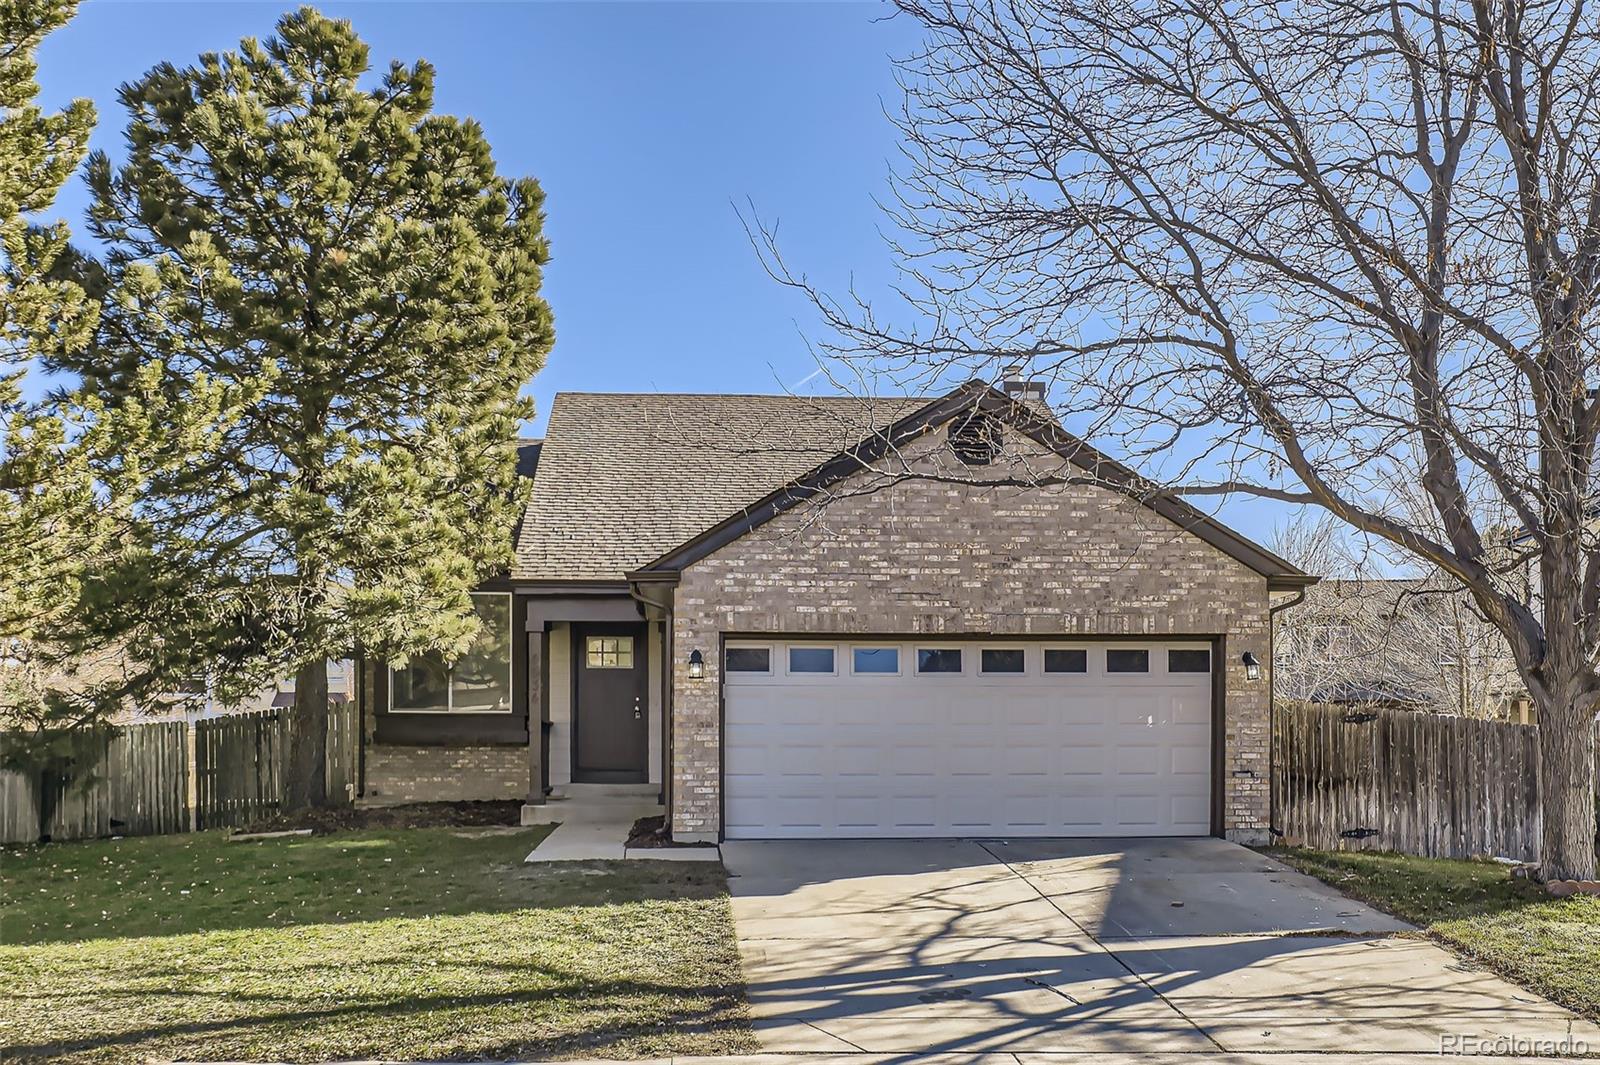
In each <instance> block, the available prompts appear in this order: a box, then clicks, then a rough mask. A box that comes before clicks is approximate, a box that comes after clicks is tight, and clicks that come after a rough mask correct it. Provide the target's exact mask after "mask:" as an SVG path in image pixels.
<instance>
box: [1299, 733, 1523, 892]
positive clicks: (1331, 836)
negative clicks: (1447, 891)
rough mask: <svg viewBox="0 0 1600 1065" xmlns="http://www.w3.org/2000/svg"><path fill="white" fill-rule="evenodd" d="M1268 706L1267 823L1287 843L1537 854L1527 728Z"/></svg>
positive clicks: (1442, 854)
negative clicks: (1270, 798)
mask: <svg viewBox="0 0 1600 1065" xmlns="http://www.w3.org/2000/svg"><path fill="white" fill-rule="evenodd" d="M1277 713H1278V721H1277V733H1276V738H1275V741H1274V743H1275V750H1274V752H1273V755H1274V766H1275V770H1276V774H1277V779H1276V781H1275V782H1274V791H1275V795H1276V797H1277V817H1278V824H1277V826H1276V827H1277V828H1278V829H1279V830H1281V831H1282V832H1283V834H1284V836H1285V838H1286V839H1288V840H1290V841H1291V842H1296V843H1303V844H1306V845H1308V846H1312V847H1320V848H1324V849H1360V850H1389V851H1400V852H1402V853H1405V854H1418V855H1423V856H1426V857H1435V858H1469V857H1475V856H1480V855H1492V856H1495V857H1504V858H1514V859H1517V860H1519V861H1528V862H1532V861H1537V860H1538V858H1539V837H1540V833H1541V831H1542V825H1541V822H1540V817H1539V775H1538V764H1539V750H1538V743H1539V740H1538V736H1539V733H1538V728H1537V726H1533V725H1516V724H1509V723H1505V722H1499V721H1479V720H1475V719H1471V718H1461V717H1446V716H1442V715H1437V714H1419V713H1413V712H1410V711H1405V710H1370V711H1360V712H1356V711H1352V710H1350V709H1348V708H1345V707H1329V706H1309V705H1290V706H1283V707H1279V708H1278V711H1277Z"/></svg>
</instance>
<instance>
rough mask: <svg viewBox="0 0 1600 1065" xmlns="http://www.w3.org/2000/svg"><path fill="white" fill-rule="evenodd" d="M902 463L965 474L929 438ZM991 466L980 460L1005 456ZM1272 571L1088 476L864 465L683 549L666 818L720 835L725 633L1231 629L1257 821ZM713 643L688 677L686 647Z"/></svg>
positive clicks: (1244, 759) (1238, 746) (1041, 470)
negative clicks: (702, 544) (1051, 479)
mask: <svg viewBox="0 0 1600 1065" xmlns="http://www.w3.org/2000/svg"><path fill="white" fill-rule="evenodd" d="M1006 447H1007V454H1006V457H1005V458H1004V459H1003V460H1002V461H1001V463H1000V466H999V467H998V469H999V470H1005V469H1006V467H1007V466H1008V465H1009V467H1010V469H1009V471H1007V472H1010V473H1018V472H1019V471H1020V475H1021V476H1025V477H1026V478H1027V479H1028V480H1029V481H1030V482H1037V481H1038V480H1039V479H1040V478H1041V477H1042V476H1044V475H1047V474H1049V473H1050V472H1052V469H1053V468H1054V463H1055V462H1056V460H1055V459H1054V458H1053V457H1052V456H1047V455H1046V453H1045V452H1043V450H1042V449H1041V448H1039V447H1038V446H1037V445H1035V444H1034V443H1033V442H1032V441H1031V440H1027V439H1026V438H1023V437H1019V436H1018V435H1017V434H1014V433H1008V434H1007V441H1006ZM894 461H895V463H896V464H897V465H898V467H899V468H900V469H902V470H905V469H909V470H912V471H914V472H917V473H923V474H928V473H933V474H938V475H955V476H958V477H963V476H964V477H966V478H968V479H970V478H972V476H973V472H972V471H969V470H966V469H965V468H964V467H960V466H958V465H957V464H956V463H955V462H954V460H953V458H952V457H951V456H950V453H949V451H948V449H947V448H945V447H944V445H943V434H942V433H939V434H936V435H935V436H933V437H930V438H929V440H928V441H927V442H925V443H924V444H923V445H921V446H920V447H918V448H916V449H914V451H913V452H912V453H907V454H901V455H897V456H895V459H894ZM996 470H997V467H989V468H988V471H987V472H990V473H993V472H996ZM1267 607H1268V594H1267V586H1266V580H1265V578H1263V577H1262V576H1260V575H1259V574H1257V573H1255V572H1254V571H1253V570H1250V569H1249V568H1247V567H1246V566H1244V565H1243V564H1242V563H1239V562H1237V561H1235V560H1234V559H1232V558H1229V557H1228V556H1227V555H1225V554H1223V553H1222V552H1221V551H1218V550H1217V549H1216V548H1214V547H1212V546H1211V545H1209V544H1207V543H1205V542H1204V541H1202V540H1200V539H1199V538H1197V537H1195V536H1193V535H1191V534H1189V533H1187V532H1185V531H1184V530H1182V529H1180V528H1179V527H1178V526H1176V525H1174V524H1172V523H1171V522H1169V521H1167V520H1166V519H1164V518H1162V517H1161V516H1159V515H1158V514H1156V513H1155V512H1154V511H1151V510H1150V509H1148V508H1146V507H1143V506H1141V505H1139V504H1137V503H1134V502H1131V501H1129V500H1127V499H1126V498H1124V497H1122V496H1120V495H1118V494H1116V493H1114V492H1111V491H1108V490H1106V489H1102V488H1098V487H1095V486H1092V485H1053V486H1050V487H1028V488H995V487H989V486H981V485H973V484H955V483H946V482H943V481H935V480H930V479H927V477H920V478H912V479H908V478H906V477H904V476H892V475H878V474H873V473H862V474H858V475H857V476H856V477H855V478H853V479H852V480H850V481H846V482H845V483H844V484H843V485H841V486H839V487H837V488H836V489H834V490H833V492H831V493H830V494H829V497H828V499H827V500H826V501H825V502H822V503H819V504H815V505H813V504H805V505H802V506H799V507H796V508H794V509H792V510H789V511H787V512H785V513H784V514H782V515H780V516H779V517H777V518H775V519H774V520H772V521H770V522H768V523H767V524H766V525H764V526H762V527H761V528H759V529H757V530H756V531H754V532H752V533H750V534H749V535H747V536H745V537H743V538H742V539H739V540H737V541H735V542H733V543H731V544H729V545H727V546H726V547H723V548H721V549H719V550H718V551H716V552H714V553H713V554H711V555H709V556H707V557H706V558H704V559H701V560H700V561H698V562H696V563H694V564H692V565H690V566H688V567H687V568H686V569H685V570H684V572H683V574H682V580H681V582H680V583H679V585H678V589H677V595H676V601H675V615H674V618H673V625H674V640H675V646H676V647H677V648H678V649H679V653H677V654H676V655H675V656H674V662H673V670H674V675H673V690H674V710H673V712H674V732H673V752H672V753H673V763H672V764H673V785H674V786H673V788H672V827H673V833H674V835H675V836H677V837H679V838H681V839H687V840H697V839H714V838H716V836H717V835H718V834H719V833H720V831H721V825H720V823H719V816H720V815H719V806H720V801H719V788H720V768H719V764H718V759H719V747H720V737H719V734H718V728H719V709H718V690H719V684H718V672H719V670H720V669H721V665H722V663H721V662H720V661H719V660H718V655H717V653H716V651H717V648H718V646H719V634H721V633H723V632H771V633H808V632H814V633H830V634H835V633H837V634H850V633H911V634H944V635H954V634H962V633H970V634H986V633H997V634H1002V633H1017V634H1022V633H1026V634H1036V635H1052V634H1062V635H1068V634H1070V635H1076V636H1083V635H1094V634H1106V635H1123V634H1130V635H1150V636H1168V635H1171V636H1216V635H1223V636H1225V637H1226V640H1227V646H1226V654H1225V655H1224V661H1223V663H1222V665H1223V667H1224V668H1225V669H1226V675H1225V678H1224V682H1225V685H1226V712H1225V717H1224V726H1223V727H1224V742H1225V746H1224V760H1223V767H1222V774H1223V778H1222V786H1223V788H1224V789H1225V790H1224V814H1223V820H1224V827H1225V829H1226V831H1227V833H1228V835H1229V836H1230V837H1231V838H1236V839H1242V840H1247V841H1255V840H1260V839H1263V838H1264V837H1265V834H1266V825H1267V818H1268V802H1269V798H1268V787H1269V781H1268V772H1267V750H1268V739H1269V728H1270V725H1269V708H1268V692H1269V690H1270V687H1269V682H1268V679H1267V678H1266V677H1265V676H1264V677H1263V678H1262V679H1261V680H1258V681H1254V682H1251V681H1247V680H1246V679H1245V676H1244V668H1243V666H1242V665H1241V664H1240V663H1239V656H1240V655H1241V654H1242V653H1243V652H1244V651H1246V650H1252V651H1254V652H1255V654H1256V657H1257V658H1259V659H1260V660H1261V661H1262V663H1263V665H1268V664H1269V663H1270V658H1271V656H1270V654H1269V653H1268V647H1267V626H1268V614H1267ZM694 648H699V649H701V650H703V651H704V652H705V655H706V669H705V676H704V678H703V679H701V680H691V679H689V677H688V674H687V666H686V661H687V658H688V653H689V651H690V650H691V649H694Z"/></svg>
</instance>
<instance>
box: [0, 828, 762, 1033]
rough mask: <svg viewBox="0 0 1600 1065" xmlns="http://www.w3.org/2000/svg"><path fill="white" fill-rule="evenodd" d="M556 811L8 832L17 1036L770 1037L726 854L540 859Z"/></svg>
mask: <svg viewBox="0 0 1600 1065" xmlns="http://www.w3.org/2000/svg"><path fill="white" fill-rule="evenodd" d="M545 831H548V829H526V830H505V829H499V830H495V829H489V830H485V829H450V828H435V829H408V830H395V831H369V832H348V833H334V834H330V835H326V836H313V837H294V838H288V839H274V840H264V841H260V842H248V843H232V842H228V841H227V839H226V837H225V836H223V835H222V834H219V833H201V834H198V835H187V836H164V837H147V838H142V839H124V840H114V841H97V842H91V843H66V844H54V845H49V846H44V847H28V848H7V849H5V850H3V851H0V893H3V900H4V907H3V911H0V986H4V987H5V989H6V998H7V1003H6V1007H5V1009H4V1010H0V1059H3V1060H11V1059H13V1058H51V1059H52V1060H67V1061H79V1062H86V1061H130V1060H141V1059H150V1058H191V1059H192V1058H209V1059H232V1060H260V1059H272V1060H289V1061H310V1060H321V1059H326V1058H338V1057H374V1058H410V1059H419V1058H420V1059H442V1058H471V1059H482V1058H513V1057H521V1058H542V1057H543V1058H548V1057H579V1056H595V1057H643V1056H656V1055H667V1054H683V1053H701V1054H707V1053H710V1054H715V1053H731V1052H741V1051H747V1050H753V1049H755V1046H754V1042H753V1039H752V1037H751V1036H750V1034H749V1028H748V1023H747V1020H746V1011H745V1005H744V996H743V987H742V983H741V980H740V975H739V960H738V953H737V949H736V947H735V944H734V939H733V933H732V923H731V918H730V915H729V910H728V902H727V889H726V883H725V881H724V879H723V874H722V871H721V869H720V867H716V866H704V865H698V864H695V865H685V864H680V863H674V862H650V863H645V862H633V863H626V864H624V863H620V862H619V863H593V864H583V865H526V864H524V863H523V860H522V859H523V858H524V857H525V856H526V855H527V853H528V851H529V850H531V849H532V847H533V845H534V844H535V843H536V842H537V841H538V840H539V839H540V838H541V833H543V832H545Z"/></svg>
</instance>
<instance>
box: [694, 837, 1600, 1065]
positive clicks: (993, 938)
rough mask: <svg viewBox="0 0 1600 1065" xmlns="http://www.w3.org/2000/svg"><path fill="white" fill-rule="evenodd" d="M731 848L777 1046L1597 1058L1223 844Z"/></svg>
mask: <svg viewBox="0 0 1600 1065" xmlns="http://www.w3.org/2000/svg"><path fill="white" fill-rule="evenodd" d="M723 856H724V861H725V862H726V864H727V866H728V869H729V872H730V874H731V879H730V882H729V883H730V887H731V890H732V893H733V913H734V922H735V928H736V932H737V935H738V939H739V949H740V953H741V955H742V957H743V961H744V971H745V979H746V983H747V987H748V991H749V995H750V1000H751V1006H752V1010H753V1013H754V1015H755V1018H756V1024H757V1029H758V1035H759V1038H760V1040H761V1043H762V1048H763V1049H764V1050H767V1051H772V1052H782V1053H834V1054H838V1053H873V1054H900V1055H904V1054H915V1055H918V1056H919V1057H920V1056H921V1055H927V1054H936V1053H943V1054H954V1055H957V1056H959V1057H960V1058H961V1060H970V1055H972V1054H976V1053H985V1054H986V1053H995V1052H999V1053H1002V1054H1015V1055H1017V1056H1018V1058H1019V1059H1021V1060H1028V1059H1029V1058H1030V1057H1031V1056H1032V1055H1034V1054H1043V1055H1055V1054H1066V1055H1071V1054H1079V1055H1082V1054H1086V1053H1093V1054H1095V1055H1096V1065H1110V1063H1111V1062H1115V1061H1120V1060H1122V1059H1121V1058H1120V1057H1117V1055H1131V1056H1132V1057H1130V1058H1129V1060H1139V1061H1155V1060H1160V1058H1161V1056H1164V1055H1168V1054H1171V1055H1177V1056H1179V1059H1180V1060H1182V1056H1183V1055H1197V1054H1198V1055H1201V1056H1202V1057H1204V1058H1205V1059H1206V1060H1239V1061H1247V1060H1251V1059H1249V1058H1247V1057H1238V1058H1235V1057H1233V1056H1232V1055H1245V1054H1250V1053H1267V1054H1274V1055H1282V1054H1288V1053H1295V1054H1298V1053H1306V1054H1326V1053H1339V1054H1373V1055H1379V1057H1380V1059H1382V1060H1387V1059H1384V1058H1383V1057H1382V1056H1383V1055H1388V1054H1403V1053H1410V1054H1438V1053H1439V1052H1440V1050H1441V1046H1444V1047H1445V1048H1446V1050H1447V1052H1448V1048H1449V1047H1450V1046H1451V1043H1450V1042H1449V1041H1450V1040H1452V1039H1454V1040H1456V1043H1455V1044H1454V1045H1455V1047H1456V1049H1457V1050H1466V1049H1471V1048H1472V1047H1476V1048H1477V1049H1478V1050H1479V1051H1480V1052H1484V1053H1494V1052H1495V1051H1494V1047H1495V1045H1496V1044H1494V1043H1493V1042H1492V1040H1494V1039H1496V1038H1499V1037H1502V1036H1506V1037H1514V1038H1516V1039H1520V1040H1528V1041H1530V1042H1527V1043H1523V1044H1519V1045H1518V1046H1517V1047H1516V1048H1514V1049H1512V1050H1511V1053H1512V1054H1513V1055H1516V1054H1519V1053H1520V1054H1523V1055H1527V1056H1528V1057H1529V1058H1533V1057H1538V1056H1541V1055H1544V1056H1550V1055H1551V1054H1552V1053H1559V1052H1563V1051H1562V1049H1561V1047H1562V1041H1566V1042H1565V1046H1566V1047H1567V1048H1569V1049H1580V1051H1581V1048H1579V1047H1575V1046H1574V1045H1573V1043H1572V1040H1581V1041H1585V1042H1586V1045H1587V1049H1588V1050H1589V1051H1590V1052H1595V1051H1600V1028H1596V1027H1595V1026H1594V1025H1592V1024H1589V1023H1587V1022H1584V1021H1582V1020H1580V1019H1578V1018H1576V1017H1574V1016H1573V1015H1572V1014H1570V1013H1569V1012H1567V1011H1566V1010H1564V1009H1561V1008H1559V1007H1557V1006H1555V1005H1553V1004H1551V1003H1549V1002H1546V1001H1544V1000H1543V999H1540V998H1538V997H1537V996H1535V995H1532V994H1530V993H1528V992H1526V991H1523V990H1521V989H1519V988H1517V987H1514V986H1513V985H1511V984H1508V983H1506V982H1505V981H1503V980H1500V979H1498V978H1497V977H1494V976H1491V975H1489V974H1487V973H1484V972H1481V971H1477V970H1474V969H1472V968H1470V967H1468V966H1466V965H1464V964H1462V963H1460V962H1459V961H1457V960H1456V958H1455V957H1454V956H1452V955H1451V954H1449V953H1448V952H1446V951H1444V950H1442V949H1441V948H1439V947H1436V946H1434V945H1433V944H1432V943H1430V942H1428V941H1426V940H1425V939H1422V938H1419V937H1416V936H1405V935H1397V933H1404V932H1406V931H1408V926H1406V925H1404V924H1402V923H1401V922H1398V921H1396V920H1394V919H1393V918H1390V917H1387V916H1385V915H1383V914H1381V913H1378V912H1377V911H1375V910H1372V909H1370V908H1368V907H1366V906H1362V905H1360V904H1359V903H1355V902H1353V901H1351V900H1350V899H1348V898H1346V897H1344V896H1342V895H1340V894H1339V893H1338V892H1336V891H1334V890H1332V889H1330V888H1328V887H1327V886H1325V885H1323V884H1321V883H1320V882H1318V881H1315V880H1313V879H1311V878H1309V877H1305V876H1302V875H1300V874H1298V873H1295V872H1293V871H1292V870H1290V869H1288V868H1286V867H1284V866H1283V865H1281V864H1279V863H1277V862H1273V861H1271V860H1269V859H1267V858H1264V857H1262V856H1260V855H1258V854H1256V853H1254V852H1252V851H1249V850H1247V849H1245V848H1242V847H1237V846H1234V845H1232V844H1229V843H1225V842H1222V841H1220V840H1214V839H1189V840H1122V841H1108V840H1041V841H1016V842H1013V843H1009V844H1007V843H999V842H986V843H978V842H972V841H960V840H918V841H886V840H876V841H843V842H840V841H831V842H824V841H816V842H811V841H805V842H762V843H743V842H730V843H726V844H724V845H723ZM1442 1040H1443V1041H1444V1042H1443V1043H1442V1042H1441V1041H1442ZM1471 1040H1476V1041H1477V1042H1475V1043H1472V1044H1470V1046H1469V1041H1471ZM1537 1040H1547V1041H1549V1044H1550V1046H1549V1047H1548V1048H1547V1047H1546V1046H1545V1045H1543V1044H1539V1043H1536V1042H1532V1041H1537ZM1499 1054H1500V1055H1501V1056H1502V1057H1504V1056H1505V1055H1506V1050H1505V1049H1501V1050H1500V1051H1499ZM1187 1060H1189V1061H1194V1060H1196V1059H1195V1058H1194V1057H1192V1056H1191V1057H1188V1058H1187ZM1272 1060H1274V1061H1276V1062H1279V1063H1280V1065H1281V1063H1283V1062H1286V1061H1288V1060H1291V1059H1288V1058H1285V1057H1274V1058H1273V1059H1272ZM1324 1060H1326V1059H1324Z"/></svg>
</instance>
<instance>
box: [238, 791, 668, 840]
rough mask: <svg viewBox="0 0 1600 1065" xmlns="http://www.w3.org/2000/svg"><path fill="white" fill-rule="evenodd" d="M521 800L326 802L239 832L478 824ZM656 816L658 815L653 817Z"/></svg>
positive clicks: (491, 821) (492, 821)
mask: <svg viewBox="0 0 1600 1065" xmlns="http://www.w3.org/2000/svg"><path fill="white" fill-rule="evenodd" d="M521 817H522V801H521V800H520V799H503V800H496V801H492V802H413V803H405V804H403V805H400V806H364V807H358V806H330V807H325V808H323V809H318V810H307V811H305V812H304V813H300V814H293V815H288V816H280V817H271V818H267V819H266V820H263V821H257V822H255V823H253V824H250V825H247V826H246V827H244V828H241V829H239V832H241V833H244V832H281V831H285V830H287V829H296V828H309V829H311V830H312V831H314V832H352V831H357V830H362V829H374V828H478V827H488V826H492V825H516V824H519V823H520V822H521ZM656 820H658V821H659V820H660V818H656Z"/></svg>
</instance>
